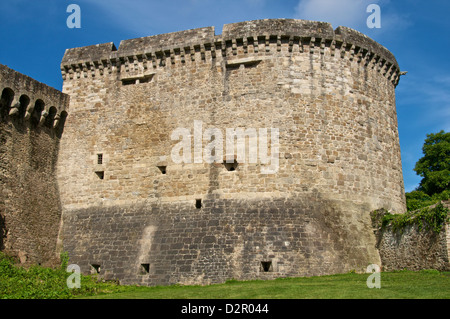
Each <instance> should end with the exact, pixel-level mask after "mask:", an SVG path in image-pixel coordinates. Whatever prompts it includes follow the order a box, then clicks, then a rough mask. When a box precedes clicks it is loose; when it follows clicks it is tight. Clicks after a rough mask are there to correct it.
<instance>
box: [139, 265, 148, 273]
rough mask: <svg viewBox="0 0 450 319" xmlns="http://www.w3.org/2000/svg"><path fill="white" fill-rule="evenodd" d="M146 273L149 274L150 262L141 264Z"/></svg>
mask: <svg viewBox="0 0 450 319" xmlns="http://www.w3.org/2000/svg"><path fill="white" fill-rule="evenodd" d="M141 267H142V270H143V272H144V273H146V274H148V273H149V272H150V264H141Z"/></svg>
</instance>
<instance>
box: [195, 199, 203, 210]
mask: <svg viewBox="0 0 450 319" xmlns="http://www.w3.org/2000/svg"><path fill="white" fill-rule="evenodd" d="M195 208H197V209H200V208H202V200H201V199H196V200H195Z"/></svg>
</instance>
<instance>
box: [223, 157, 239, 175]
mask: <svg viewBox="0 0 450 319" xmlns="http://www.w3.org/2000/svg"><path fill="white" fill-rule="evenodd" d="M238 165H239V163H238V162H237V161H236V160H234V162H232V163H227V161H224V162H223V166H225V168H226V169H227V171H229V172H234V171H235V170H236V169H237V167H238Z"/></svg>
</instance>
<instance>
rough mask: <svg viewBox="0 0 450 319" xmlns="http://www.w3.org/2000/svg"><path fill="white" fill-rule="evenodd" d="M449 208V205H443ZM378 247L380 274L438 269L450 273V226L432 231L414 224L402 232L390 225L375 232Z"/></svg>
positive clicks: (448, 203) (404, 228)
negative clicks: (403, 270)
mask: <svg viewBox="0 0 450 319" xmlns="http://www.w3.org/2000/svg"><path fill="white" fill-rule="evenodd" d="M444 206H446V207H449V206H450V202H447V203H444ZM376 237H377V248H378V250H379V252H380V258H381V262H382V268H383V271H392V270H402V269H408V270H421V269H437V270H439V271H448V270H450V264H449V255H450V249H449V248H450V225H449V224H448V223H447V224H446V225H445V226H444V227H443V228H442V229H441V231H440V232H439V233H438V232H435V231H433V230H431V229H427V228H426V227H423V228H422V229H419V226H418V225H416V224H412V225H407V226H405V227H403V228H402V229H401V230H396V231H394V230H393V227H392V225H387V226H386V227H383V228H379V229H377V231H376Z"/></svg>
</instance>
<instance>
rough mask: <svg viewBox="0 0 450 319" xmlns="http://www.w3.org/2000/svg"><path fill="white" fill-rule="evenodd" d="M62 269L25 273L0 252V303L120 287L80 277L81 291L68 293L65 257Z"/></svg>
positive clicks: (119, 289) (84, 294)
mask: <svg viewBox="0 0 450 319" xmlns="http://www.w3.org/2000/svg"><path fill="white" fill-rule="evenodd" d="M61 257H62V258H61V261H62V262H61V267H59V268H55V269H53V268H45V267H41V266H37V265H36V266H31V267H30V268H28V269H26V268H24V267H20V266H17V265H15V263H16V261H15V260H14V259H13V258H11V257H9V256H7V255H5V254H4V253H2V252H0V299H68V298H74V297H77V296H90V295H96V294H101V293H110V292H116V291H121V289H122V288H123V287H121V286H118V285H117V284H114V283H111V282H101V281H99V280H97V278H96V277H94V276H83V275H81V277H80V279H81V287H80V288H79V289H76V288H75V289H70V288H68V286H67V278H68V277H69V276H70V275H71V273H69V272H67V271H66V269H67V264H68V257H67V254H62V255H61Z"/></svg>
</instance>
